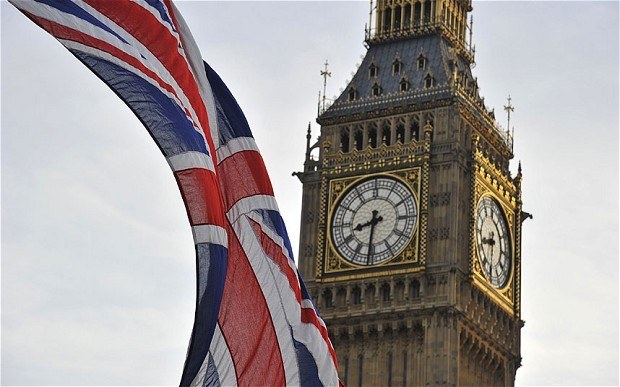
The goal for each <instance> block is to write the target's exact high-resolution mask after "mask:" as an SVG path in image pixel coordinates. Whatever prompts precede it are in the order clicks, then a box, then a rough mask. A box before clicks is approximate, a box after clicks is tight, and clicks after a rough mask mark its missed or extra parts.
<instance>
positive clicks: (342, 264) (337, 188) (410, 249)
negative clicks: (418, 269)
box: [323, 167, 421, 274]
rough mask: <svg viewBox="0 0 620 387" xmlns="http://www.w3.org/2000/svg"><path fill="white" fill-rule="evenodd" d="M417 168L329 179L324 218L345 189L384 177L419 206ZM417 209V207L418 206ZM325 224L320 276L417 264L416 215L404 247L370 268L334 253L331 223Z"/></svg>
mask: <svg viewBox="0 0 620 387" xmlns="http://www.w3.org/2000/svg"><path fill="white" fill-rule="evenodd" d="M420 173H421V168H419V167H417V168H410V169H405V170H400V171H393V172H391V173H389V174H387V173H373V174H369V175H364V176H363V177H347V178H341V179H332V180H330V182H329V196H328V204H327V207H328V208H329V209H330V210H329V215H328V219H332V217H333V213H334V211H335V209H336V206H335V204H336V203H338V202H339V201H340V199H341V198H342V196H343V195H345V194H346V193H347V192H348V187H351V186H354V185H357V184H359V183H360V182H363V181H365V180H368V179H370V178H373V177H388V178H391V179H395V180H398V181H400V182H401V183H403V184H404V185H405V186H407V187H408V188H409V190H410V191H411V193H412V195H413V197H414V200H415V202H416V204H418V203H419V199H418V198H419V193H420V186H421V178H420ZM418 208H419V204H418ZM326 223H327V224H328V231H327V246H326V248H325V259H324V264H325V267H324V268H323V273H324V274H330V273H339V272H346V271H351V270H356V269H361V268H373V269H375V270H376V269H377V268H379V267H381V269H383V270H385V269H391V268H392V267H395V266H399V265H403V264H416V263H419V250H418V249H419V237H418V234H419V233H418V229H419V223H420V216H416V225H415V227H414V231H413V234H412V235H411V238H410V239H409V242H408V243H407V244H406V246H405V247H404V248H403V249H402V250H401V251H399V252H398V254H396V255H395V256H394V257H393V258H391V259H389V260H388V261H387V262H383V263H379V264H377V265H373V266H370V267H369V266H364V265H356V264H355V263H352V262H350V261H348V260H346V259H345V258H343V257H342V255H341V254H340V253H339V252H338V250H337V249H336V248H335V247H334V243H333V241H332V235H331V232H330V228H331V223H330V222H329V221H327V222H326Z"/></svg>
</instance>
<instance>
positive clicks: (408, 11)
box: [403, 3, 411, 30]
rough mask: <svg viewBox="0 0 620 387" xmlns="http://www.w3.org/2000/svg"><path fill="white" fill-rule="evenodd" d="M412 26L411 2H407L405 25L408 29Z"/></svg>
mask: <svg viewBox="0 0 620 387" xmlns="http://www.w3.org/2000/svg"><path fill="white" fill-rule="evenodd" d="M410 26H411V4H409V3H407V4H406V5H405V25H404V26H403V27H404V28H405V29H407V30H408V29H409V27H410Z"/></svg>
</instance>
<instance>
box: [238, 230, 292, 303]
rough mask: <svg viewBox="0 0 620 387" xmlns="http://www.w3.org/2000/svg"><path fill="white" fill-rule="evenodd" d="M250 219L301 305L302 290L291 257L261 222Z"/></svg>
mask: <svg viewBox="0 0 620 387" xmlns="http://www.w3.org/2000/svg"><path fill="white" fill-rule="evenodd" d="M249 220H250V224H251V225H252V228H253V229H254V233H255V234H256V236H257V237H258V240H259V242H260V244H261V245H262V247H263V251H264V252H265V253H266V254H267V256H269V258H271V260H272V261H273V262H274V263H275V264H276V265H278V267H279V268H280V271H281V272H282V273H283V274H284V275H285V276H286V278H287V279H288V284H289V286H290V287H291V290H293V292H294V293H295V298H296V299H297V302H298V303H299V304H300V305H301V290H300V289H299V282H297V274H296V273H295V272H294V271H293V269H292V268H291V266H290V264H289V259H288V258H287V257H286V256H285V255H284V254H283V253H282V247H281V246H280V245H278V244H277V243H276V242H274V241H273V239H271V238H270V237H269V235H267V234H265V233H264V232H263V230H262V228H261V225H260V224H258V223H257V222H255V221H254V220H252V219H249Z"/></svg>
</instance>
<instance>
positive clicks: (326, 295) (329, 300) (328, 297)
mask: <svg viewBox="0 0 620 387" xmlns="http://www.w3.org/2000/svg"><path fill="white" fill-rule="evenodd" d="M323 305H324V306H325V308H333V307H334V297H333V295H332V291H331V290H329V289H326V290H325V291H324V292H323Z"/></svg>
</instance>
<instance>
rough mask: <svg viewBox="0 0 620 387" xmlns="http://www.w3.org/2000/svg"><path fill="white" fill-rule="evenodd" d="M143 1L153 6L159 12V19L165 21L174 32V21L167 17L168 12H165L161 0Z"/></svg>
mask: <svg viewBox="0 0 620 387" xmlns="http://www.w3.org/2000/svg"><path fill="white" fill-rule="evenodd" d="M145 1H146V3H147V4H148V5H150V6H151V7H153V8H155V9H156V10H157V12H159V16H160V17H161V19H162V20H163V21H165V22H166V24H168V25H169V26H170V28H171V29H172V30H173V31H175V32H176V28H174V23H172V20H170V18H169V17H168V13H167V12H166V7H165V6H164V4H163V3H162V2H161V0H145Z"/></svg>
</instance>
